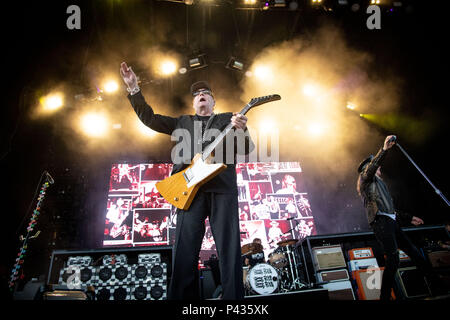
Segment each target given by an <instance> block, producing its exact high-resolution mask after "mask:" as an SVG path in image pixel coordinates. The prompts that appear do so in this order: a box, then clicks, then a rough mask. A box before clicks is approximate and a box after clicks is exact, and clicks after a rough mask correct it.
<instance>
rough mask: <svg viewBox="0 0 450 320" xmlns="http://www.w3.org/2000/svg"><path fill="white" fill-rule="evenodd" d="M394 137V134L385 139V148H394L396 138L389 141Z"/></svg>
mask: <svg viewBox="0 0 450 320" xmlns="http://www.w3.org/2000/svg"><path fill="white" fill-rule="evenodd" d="M392 137H394V136H393V135H391V136H387V137H386V139H385V140H384V145H383V149H384V150H387V149H390V148H392V146H393V145H394V144H395V138H394V140H393V141H389V140H391V138H392Z"/></svg>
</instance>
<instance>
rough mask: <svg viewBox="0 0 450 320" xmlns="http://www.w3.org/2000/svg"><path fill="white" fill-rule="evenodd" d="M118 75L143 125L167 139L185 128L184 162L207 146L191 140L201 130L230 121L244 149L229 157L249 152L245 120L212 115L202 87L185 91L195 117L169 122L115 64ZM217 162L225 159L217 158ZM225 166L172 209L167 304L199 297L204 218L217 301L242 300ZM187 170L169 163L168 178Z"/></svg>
mask: <svg viewBox="0 0 450 320" xmlns="http://www.w3.org/2000/svg"><path fill="white" fill-rule="evenodd" d="M120 73H121V76H122V78H123V80H124V82H125V84H126V85H127V87H128V89H127V90H128V91H129V92H130V94H129V95H128V99H129V100H130V102H131V105H132V106H133V109H134V110H135V112H136V114H137V115H138V117H139V119H140V120H141V121H142V122H143V123H144V124H145V125H146V126H148V127H150V128H151V129H152V130H154V131H157V132H160V133H165V134H168V135H172V133H173V131H174V130H176V129H185V130H186V132H188V133H189V135H190V141H184V143H187V146H188V147H187V148H185V149H183V150H190V151H191V152H190V154H189V155H186V154H184V155H182V156H183V157H184V158H186V157H187V158H188V160H191V159H192V157H193V156H194V154H195V152H194V148H200V149H201V150H203V148H204V147H206V145H208V142H209V141H205V139H201V138H200V139H198V138H197V139H195V137H203V134H204V132H205V131H206V130H207V129H218V130H221V129H223V128H224V127H225V126H227V125H228V124H229V123H230V122H231V123H232V124H233V126H234V128H235V129H242V130H238V132H242V134H244V135H245V137H244V139H237V141H239V140H240V141H245V145H244V146H239V145H238V146H237V148H235V150H234V156H235V155H236V152H237V151H238V150H239V151H241V152H242V153H243V154H248V153H249V152H251V151H252V149H253V148H254V144H253V142H252V140H251V137H250V135H249V133H248V130H247V117H246V116H245V115H241V114H236V113H235V114H232V113H230V112H229V113H220V114H215V113H214V112H213V110H214V106H215V100H214V96H213V93H212V90H211V88H210V86H209V84H208V83H207V82H205V81H199V82H196V83H194V84H193V85H192V86H191V94H192V96H193V108H194V109H195V115H182V116H180V117H177V118H174V117H169V116H164V115H160V114H155V113H154V112H153V109H152V108H151V107H150V106H149V105H148V104H147V103H146V101H145V99H144V97H143V95H142V93H141V91H140V88H139V86H138V84H137V78H136V75H135V74H134V72H133V70H132V69H131V67H128V66H127V64H126V63H125V62H123V63H122V64H121V68H120ZM200 124H201V125H200ZM196 128H198V129H201V132H200V133H199V132H197V133H195V132H194V130H195V129H196ZM189 135H188V136H189ZM197 150H198V149H197ZM223 150H224V151H225V150H226V148H225V147H223ZM223 159H227V158H226V157H223ZM233 159H234V157H233ZM227 161H228V159H227ZM184 162H186V161H184ZM226 164H227V168H226V169H225V170H224V171H223V172H221V173H220V174H219V175H217V176H216V177H214V178H213V179H212V180H210V181H209V182H207V183H206V184H205V185H203V186H202V187H201V188H200V190H199V192H198V193H197V195H196V197H195V199H194V200H193V202H192V204H191V206H190V207H189V209H188V210H181V209H178V210H177V223H176V237H175V246H174V249H175V253H174V260H173V262H172V264H173V269H172V279H171V282H170V285H169V293H168V299H173V300H183V299H196V298H199V294H198V292H199V288H198V272H197V265H198V259H199V253H200V248H201V244H202V240H203V236H204V234H205V219H206V217H209V221H210V224H211V229H212V233H213V236H214V241H215V243H216V248H217V252H218V256H219V262H220V270H221V283H222V288H223V295H222V299H226V300H240V299H243V297H244V289H243V283H242V265H241V249H240V233H239V232H240V230H239V214H238V196H237V194H238V193H237V183H236V169H235V164H234V163H226ZM187 165H188V164H186V163H182V162H180V163H174V166H173V170H172V174H174V173H176V172H179V171H181V170H183V169H184V168H186V167H187Z"/></svg>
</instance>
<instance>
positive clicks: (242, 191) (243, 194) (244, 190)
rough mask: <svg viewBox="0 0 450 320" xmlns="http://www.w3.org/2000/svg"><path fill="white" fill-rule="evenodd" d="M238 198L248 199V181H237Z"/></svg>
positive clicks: (241, 199)
mask: <svg viewBox="0 0 450 320" xmlns="http://www.w3.org/2000/svg"><path fill="white" fill-rule="evenodd" d="M237 189H238V200H239V201H247V199H248V182H241V183H239V182H238V183H237Z"/></svg>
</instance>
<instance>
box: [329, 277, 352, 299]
mask: <svg viewBox="0 0 450 320" xmlns="http://www.w3.org/2000/svg"><path fill="white" fill-rule="evenodd" d="M323 287H324V288H325V289H327V290H328V298H329V299H330V300H355V294H354V293H353V287H352V284H351V282H350V281H349V280H344V281H333V282H330V283H327V284H324V285H323Z"/></svg>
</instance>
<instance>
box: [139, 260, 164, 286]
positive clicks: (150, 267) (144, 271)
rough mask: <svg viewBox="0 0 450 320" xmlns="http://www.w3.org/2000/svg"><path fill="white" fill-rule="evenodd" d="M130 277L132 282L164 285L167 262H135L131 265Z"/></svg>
mask: <svg viewBox="0 0 450 320" xmlns="http://www.w3.org/2000/svg"><path fill="white" fill-rule="evenodd" d="M131 273H132V279H131V282H132V283H134V284H145V283H148V282H151V283H153V284H156V283H159V284H161V285H164V284H165V283H167V264H166V263H148V264H135V265H133V266H132V272H131Z"/></svg>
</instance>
